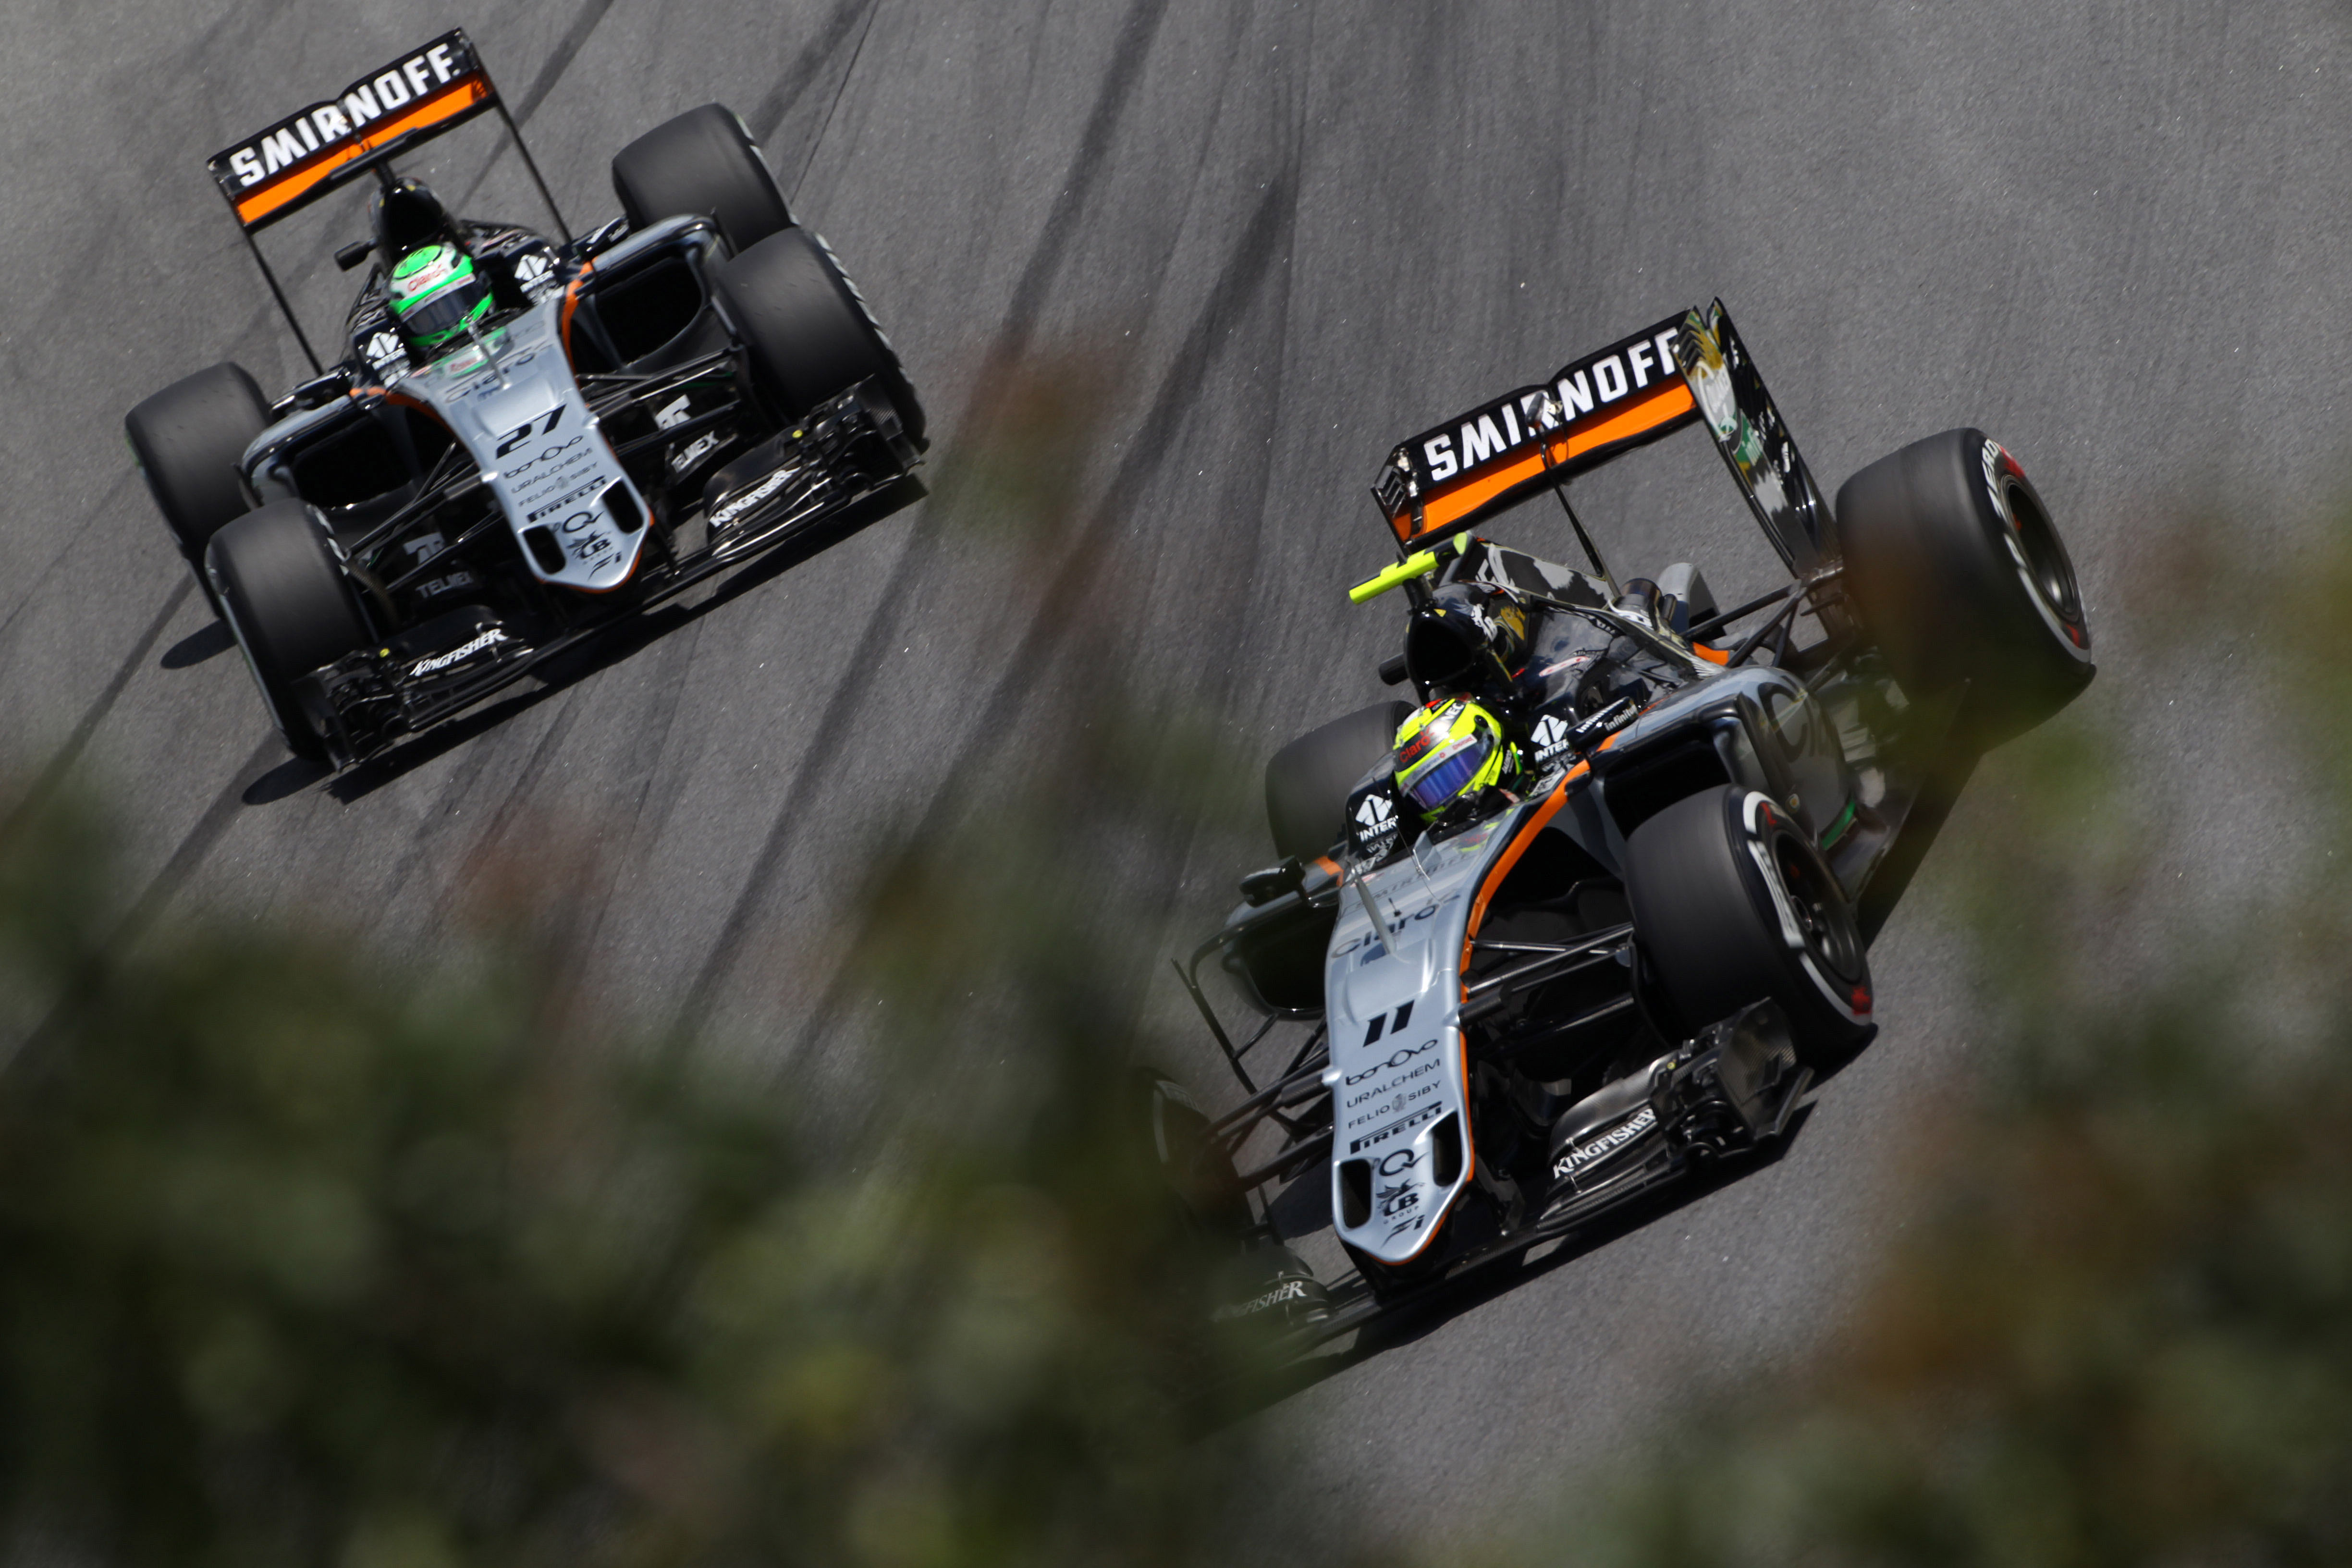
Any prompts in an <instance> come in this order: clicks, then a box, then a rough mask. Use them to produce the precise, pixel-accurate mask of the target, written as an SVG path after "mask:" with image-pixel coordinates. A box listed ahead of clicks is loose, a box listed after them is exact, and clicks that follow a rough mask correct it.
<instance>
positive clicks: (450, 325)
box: [389, 244, 490, 353]
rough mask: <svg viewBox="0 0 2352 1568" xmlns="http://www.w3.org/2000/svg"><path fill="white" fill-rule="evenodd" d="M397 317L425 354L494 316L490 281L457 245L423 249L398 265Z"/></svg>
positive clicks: (392, 288)
mask: <svg viewBox="0 0 2352 1568" xmlns="http://www.w3.org/2000/svg"><path fill="white" fill-rule="evenodd" d="M389 291H390V294H391V301H392V314H393V318H394V320H395V321H399V323H400V325H401V330H402V331H405V332H406V333H407V334H408V340H409V342H413V343H415V345H416V346H417V347H418V348H420V349H422V350H424V351H425V353H434V352H435V351H436V350H438V349H441V348H444V347H446V345H447V344H448V343H449V342H451V341H453V340H454V339H457V338H459V337H462V336H464V335H465V331H466V329H467V327H469V326H473V325H477V324H478V323H479V322H480V321H481V320H482V319H483V318H484V317H486V316H488V314H489V313H490V280H489V279H488V278H485V277H484V276H482V273H481V271H480V269H479V268H476V267H475V265H474V258H472V257H470V256H468V255H467V254H466V253H465V252H464V251H462V250H460V249H458V248H457V247H456V246H454V245H442V244H434V245H421V246H419V247H416V248H415V250H412V251H410V252H409V253H408V254H407V255H405V256H404V257H402V258H400V259H399V260H398V261H396V262H394V263H393V268H392V279H391V282H390V284H389Z"/></svg>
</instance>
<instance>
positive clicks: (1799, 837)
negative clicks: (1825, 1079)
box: [1625, 784, 1875, 1068]
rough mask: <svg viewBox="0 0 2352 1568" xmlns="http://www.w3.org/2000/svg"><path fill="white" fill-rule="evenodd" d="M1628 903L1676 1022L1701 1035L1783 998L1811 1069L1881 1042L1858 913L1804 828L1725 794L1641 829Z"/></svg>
mask: <svg viewBox="0 0 2352 1568" xmlns="http://www.w3.org/2000/svg"><path fill="white" fill-rule="evenodd" d="M1625 893H1626V897H1627V899H1628V900H1630V901H1631V903H1632V904H1633V933H1634V940H1635V942H1637V943H1638V944H1639V945H1640V948H1641V953H1642V960H1643V969H1644V971H1645V972H1646V973H1648V974H1649V975H1650V977H1651V978H1652V980H1653V982H1654V991H1653V995H1654V1000H1655V1001H1657V1002H1658V1003H1660V1004H1662V1005H1663V1006H1662V1011H1664V1013H1665V1015H1666V1016H1665V1017H1664V1018H1662V1019H1660V1022H1662V1023H1665V1024H1667V1025H1669V1026H1671V1027H1672V1028H1673V1029H1675V1031H1676V1032H1677V1033H1678V1034H1679V1035H1680V1036H1681V1037H1684V1038H1687V1037H1689V1036H1691V1035H1693V1034H1696V1032H1698V1031H1699V1030H1700V1029H1703V1028H1705V1027H1706V1026H1707V1025H1709V1024H1712V1023H1714V1022H1716V1021H1717V1019H1720V1018H1725V1017H1728V1016H1730V1015H1732V1014H1734V1013H1736V1012H1738V1011H1739V1010H1740V1009H1741V1008H1743V1007H1745V1006H1747V1005H1748V1004H1749V1003H1752V1002H1760V1001H1762V1000H1764V999H1765V998H1767V997H1769V998H1770V999H1771V1000H1773V1001H1775V1002H1778V1003H1779V1004H1780V1008H1781V1010H1782V1012H1784V1013H1785V1014H1787V1016H1788V1018H1789V1027H1790V1035H1791V1037H1793V1040H1794V1043H1795V1046H1796V1048H1797V1054H1798V1057H1799V1058H1800V1059H1801V1060H1802V1061H1804V1062H1805V1063H1806V1064H1807V1065H1808V1066H1811V1067H1814V1068H1825V1067H1831V1066H1834V1065H1836V1064H1838V1063H1840V1062H1843V1060H1844V1059H1845V1058H1848V1057H1850V1056H1851V1055H1853V1052H1855V1051H1857V1050H1859V1049H1860V1048H1861V1047H1863V1046H1864V1045H1865V1044H1867V1043H1868V1042H1869V1039H1870V1037H1871V1036H1872V1034H1873V1033H1874V1032H1875V1030H1874V1026H1873V1025H1872V1023H1871V1021H1870V1014H1871V999H1872V997H1871V984H1870V962H1869V959H1868V958H1867V956H1866V955H1865V954H1864V949H1863V945H1862V937H1861V935H1860V933H1859V932H1858V931H1856V930H1855V928H1854V921H1853V909H1852V908H1851V907H1850V906H1849V905H1848V904H1847V903H1846V900H1845V895H1844V893H1843V891H1842V890H1841V889H1839V887H1838V883H1837V879H1836V878H1835V877H1833V876H1832V875H1831V873H1830V868H1829V867H1828V865H1827V864H1826V863H1824V862H1823V860H1822V857H1821V852H1820V851H1819V850H1818V849H1816V848H1814V847H1813V845H1812V842H1811V840H1810V839H1809V838H1807V837H1805V831H1804V828H1803V826H1802V825H1801V824H1800V823H1799V822H1798V821H1797V819H1796V818H1795V817H1793V816H1790V814H1789V813H1787V812H1785V811H1782V810H1780V808H1779V807H1777V806H1775V805H1773V804H1772V802H1771V801H1770V800H1769V799H1768V798H1767V797H1766V796H1764V795H1760V794H1758V793H1756V792H1754V791H1750V790H1742V789H1739V788H1737V787H1735V786H1733V785H1730V784H1720V785H1717V787H1715V788H1713V789H1710V790H1705V791H1702V792H1700V793H1699V794H1697V795H1692V796H1690V797H1689V798H1688V799H1686V800H1681V801H1677V802H1675V804H1674V805H1670V806H1668V807H1666V809H1665V810H1664V811H1662V812H1659V813H1658V814H1657V815H1656V816H1653V817H1651V818H1649V819H1648V820H1647V821H1645V822H1643V824H1642V825H1641V826H1638V827H1636V828H1635V829H1634V830H1633V837H1632V838H1631V839H1629V840H1628V841H1627V842H1626V846H1625Z"/></svg>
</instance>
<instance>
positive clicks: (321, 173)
mask: <svg viewBox="0 0 2352 1568" xmlns="http://www.w3.org/2000/svg"><path fill="white" fill-rule="evenodd" d="M489 96H490V84H489V79H488V78H486V77H473V78H470V79H467V80H464V81H460V82H458V83H457V85H455V86H454V87H446V88H444V89H441V90H440V91H439V92H437V93H436V94H435V95H434V96H432V97H431V98H428V99H426V100H425V101H424V102H423V103H420V104H418V105H417V106H416V107H415V109H412V110H409V111H408V112H407V113H405V114H404V115H402V116H401V117H400V118H399V119H397V120H392V121H385V122H384V123H383V124H382V125H379V126H377V127H376V128H375V129H374V130H373V131H371V132H368V133H367V134H366V135H365V136H362V137H360V138H359V139H357V140H356V141H352V142H345V143H344V144H343V145H342V146H341V147H339V148H337V149H336V150H335V151H334V152H332V153H329V154H327V155H326V156H325V157H323V158H320V160H319V161H318V162H317V163H312V164H311V165H310V167H308V168H306V169H300V170H298V171H296V172H295V173H293V174H288V175H286V176H285V177H284V178H282V179H280V180H279V181H278V183H277V184H274V185H268V186H265V187H264V188H263V189H261V190H258V191H256V192H255V193H254V194H253V195H249V196H247V197H245V198H244V199H242V200H241V201H239V202H238V203H237V204H236V219H237V221H238V222H239V223H241V224H243V225H245V226H247V228H251V227H252V226H254V225H255V224H257V223H258V222H260V221H261V220H262V219H263V218H266V217H268V216H269V215H270V214H272V213H274V212H277V211H278V210H279V209H280V208H282V207H285V206H289V205H292V204H293V203H295V202H297V201H299V200H300V199H301V198H302V197H303V196H305V195H309V194H310V192H311V191H312V190H313V189H315V188H316V187H317V186H318V184H319V183H320V181H321V180H324V179H326V178H327V177H328V176H329V175H330V174H333V173H334V172H335V171H336V170H338V169H340V168H341V167H342V166H343V165H345V164H346V163H352V162H354V161H356V160H358V159H361V158H364V157H366V156H367V155H368V154H369V153H373V152H374V151H375V150H376V149H377V148H379V147H381V146H383V144H384V143H385V142H390V141H391V140H392V139H393V138H394V137H395V136H404V135H406V134H407V133H408V132H411V131H417V130H422V129H423V128H424V127H425V126H427V125H438V124H440V123H441V121H445V120H450V119H454V118H456V117H457V115H460V114H463V113H465V112H466V111H467V110H469V109H471V108H473V107H474V106H475V105H476V104H478V103H480V102H481V101H482V100H485V99H487V98H488V97H489Z"/></svg>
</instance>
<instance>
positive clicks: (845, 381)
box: [712, 228, 926, 447]
mask: <svg viewBox="0 0 2352 1568" xmlns="http://www.w3.org/2000/svg"><path fill="white" fill-rule="evenodd" d="M712 292H713V293H714V294H715V295H716V296H717V298H718V300H719V310H720V311H721V312H722V313H724V314H725V316H726V317H727V320H728V321H729V322H730V324H731V325H732V326H733V327H734V329H735V331H736V334H737V335H738V336H739V337H740V338H741V339H742V340H743V343H744V346H745V348H746V349H747V350H748V351H749V352H750V354H751V375H752V378H753V380H754V381H755V382H756V383H757V384H758V385H759V388H760V390H761V393H762V394H764V395H766V397H767V398H768V400H769V401H770V402H771V403H772V404H773V405H775V408H776V411H777V413H778V414H779V415H781V416H782V417H784V418H786V419H796V418H798V417H800V416H802V415H804V414H806V413H807V412H808V411H809V410H810V409H812V408H814V407H815V406H816V405H818V404H820V403H823V402H824V400H825V399H826V398H828V397H835V396H838V395H840V394H842V393H844V392H846V391H848V390H849V389H850V388H851V387H853V386H855V385H856V384H858V383H860V382H863V381H873V382H877V383H879V384H880V385H881V388H882V390H883V392H884V393H885V395H887V396H888V397H889V399H890V403H891V405H892V406H893V407H894V408H895V409H896V410H897V411H898V423H899V425H900V426H902V427H903V428H904V429H905V430H906V432H907V438H908V440H910V441H912V442H914V443H915V445H916V446H917V447H921V446H923V445H925V444H926V443H925V439H924V434H923V431H924V416H923V405H922V402H921V400H920V399H919V398H918V397H917V396H916V395H915V388H914V384H912V383H911V382H909V381H908V379H907V373H906V372H905V371H904V370H903V369H901V368H900V367H899V364H898V353H897V351H896V350H894V349H892V348H891V346H890V340H889V339H888V338H887V337H884V336H883V335H882V329H881V327H880V326H878V325H877V324H876V322H875V320H874V317H873V315H872V314H871V312H869V311H868V310H866V300H865V297H864V296H862V295H861V294H859V293H858V292H857V289H856V286H855V285H853V284H852V283H851V282H850V281H849V278H848V275H847V274H845V272H843V271H842V269H841V264H840V262H839V261H837V260H836V259H835V257H834V254H833V251H832V250H831V249H830V248H829V247H827V246H826V245H825V243H824V240H822V239H820V238H818V237H816V236H815V235H814V234H813V233H811V232H810V231H809V230H807V229H804V228H787V229H784V230H782V232H781V233H777V234H772V235H770V236H769V237H767V238H765V239H763V240H761V242H760V243H759V244H757V245H755V246H753V247H751V248H750V249H748V250H746V251H744V252H743V253H742V254H741V255H740V256H737V257H735V258H732V259H730V260H729V261H727V262H725V263H723V264H721V265H720V266H719V267H718V268H715V269H714V270H713V273H712Z"/></svg>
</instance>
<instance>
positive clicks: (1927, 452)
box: [1837, 428, 2095, 745]
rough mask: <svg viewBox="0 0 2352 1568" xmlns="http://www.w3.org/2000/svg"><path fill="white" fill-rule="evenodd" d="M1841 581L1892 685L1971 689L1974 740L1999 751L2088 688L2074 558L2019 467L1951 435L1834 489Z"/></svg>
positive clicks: (1991, 449) (1917, 445) (1931, 690)
mask: <svg viewBox="0 0 2352 1568" xmlns="http://www.w3.org/2000/svg"><path fill="white" fill-rule="evenodd" d="M1837 519H1838V530H1839V532H1840V534H1841V536H1842V537H1843V542H1844V550H1845V574H1846V583H1847V585H1848V587H1849V588H1850V590H1851V591H1852V593H1853V598H1854V602H1855V605H1856V606H1857V607H1858V608H1859V609H1860V610H1861V612H1862V618H1863V621H1864V625H1865V626H1867V627H1868V629H1869V631H1870V633H1871V635H1872V637H1874V638H1875V639H1876V641H1877V643H1878V645H1879V647H1881V648H1882V649H1884V650H1885V655H1886V662H1887V664H1888V666H1889V667H1890V668H1892V669H1893V670H1894V672H1895V679H1897V680H1899V681H1901V682H1902V683H1903V685H1904V687H1905V689H1906V690H1908V691H1910V692H1912V693H1913V694H1915V695H1916V696H1920V697H1932V696H1934V695H1936V694H1937V693H1940V692H1944V691H1948V690H1950V689H1952V688H1954V687H1955V686H1957V685H1958V684H1959V683H1960V682H1961V681H1963V680H1965V681H1968V682H1969V693H1968V699H1967V717H1968V720H1969V725H1970V728H1971V731H1973V737H1974V739H1976V740H1977V741H1978V742H1979V743H1981V744H1984V745H1995V744H1998V743H1999V742H2001V741H2004V740H2007V739H2009V738H2010V737H2011V736H2012V735H2016V734H2019V733H2021V732H2022V731H2026V730H2030V729H2032V727H2033V726H2034V725H2036V724H2039V723H2041V722H2042V721H2043V720H2044V719H2047V718H2049V717H2050V716H2051V715H2052V714H2053V713H2055V712H2057V711H2058V710H2060V709H2061V708H2063V707H2064V706H2065V705H2066V704H2067V703H2068V702H2070V701H2072V700H2074V696H2075V694H2076V693H2077V692H2079V691H2081V690H2082V689H2083V688H2084V686H2086V685H2088V684H2089V683H2090V679H2091V677H2092V674H2093V673H2094V671H2095V666H2094V665H2093V664H2092V662H2091V629H2090V625H2089V623H2088V621H2087V620H2086V619H2085V618H2084V607H2083V592H2082V588H2081V585H2080V584H2078V583H2077V582H2076V581H2075V577H2074V562H2073V561H2072V560H2071V559H2069V558H2068V556H2067V554H2066V546H2065V543H2064V542H2063V541H2062V540H2061V539H2060V538H2059V537H2058V530H2057V528H2056V526H2055V525H2054V524H2053V523H2052V522H2051V521H2050V513H2049V511H2048V510H2047V509H2046V508H2044V507H2043V506H2042V498H2041V496H2040V495H2039V494H2038V493H2036V491H2035V490H2034V489H2033V486H2032V482H2031V481H2030V480H2028V479H2026V477H2025V470H2024V469H2022V468H2020V467H2019V466H2018V463H2017V459H2016V458H2012V457H2011V456H2010V454H2009V453H2008V452H2007V451H2006V450H2004V449H2003V448H2002V447H2001V446H2000V443H1999V442H1997V441H1993V440H1990V439H1988V438H1987V437H1986V436H1985V433H1984V432H1983V431H1981V430H1977V429H1965V428H1964V429H1959V430H1947V431H1945V432H1944V433H1943V434H1942V435H1940V436H1930V437H1927V439H1926V440H1924V441H1914V442H1913V443H1912V444H1911V445H1909V446H1908V447H1904V448H1903V449H1902V450H1901V451H1899V452H1896V453H1895V454H1893V455H1892V456H1890V457H1885V458H1880V459H1879V460H1878V461H1877V462H1875V463H1873V464H1872V465H1871V466H1870V467H1868V468H1864V469H1863V470H1862V472H1860V473H1858V474H1856V475H1854V476H1853V478H1852V479H1848V480H1847V481H1846V482H1845V485H1844V487H1843V489H1840V490H1839V491H1838V500H1837Z"/></svg>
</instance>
